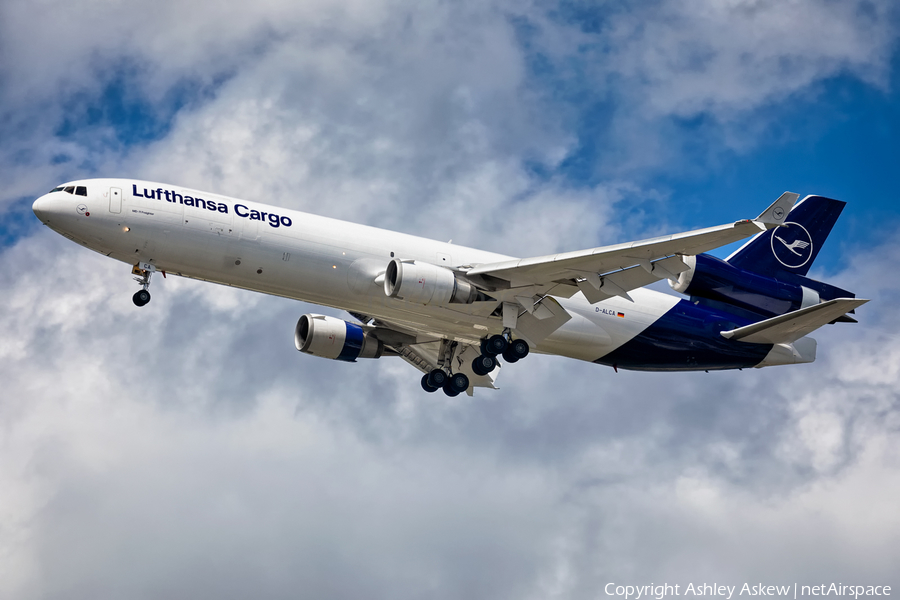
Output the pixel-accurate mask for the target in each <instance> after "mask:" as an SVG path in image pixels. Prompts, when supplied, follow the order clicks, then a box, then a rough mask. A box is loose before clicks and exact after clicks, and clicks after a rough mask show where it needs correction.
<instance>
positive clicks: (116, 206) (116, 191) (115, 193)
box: [109, 187, 122, 214]
mask: <svg viewBox="0 0 900 600" xmlns="http://www.w3.org/2000/svg"><path fill="white" fill-rule="evenodd" d="M109 212H111V213H113V214H119V213H121V212H122V190H121V189H120V188H116V187H114V188H109Z"/></svg>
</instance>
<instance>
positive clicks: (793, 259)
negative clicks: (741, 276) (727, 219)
mask: <svg viewBox="0 0 900 600" xmlns="http://www.w3.org/2000/svg"><path fill="white" fill-rule="evenodd" d="M845 204H846V203H845V202H841V201H840V200H832V199H831V198H825V197H824V196H807V197H806V198H804V199H803V200H801V201H800V202H798V203H797V204H796V206H794V208H793V210H791V212H790V213H789V214H788V216H787V219H786V220H785V224H784V225H783V226H781V227H775V228H773V229H770V230H768V231H764V232H762V233H760V234H759V235H757V236H756V237H754V238H753V239H751V240H750V241H749V242H747V243H746V244H744V245H743V246H741V248H740V249H739V250H737V251H736V252H735V253H734V254H732V255H731V256H729V257H728V258H727V259H726V262H728V263H729V264H732V265H734V266H735V267H738V268H740V269H744V270H745V271H751V272H753V273H758V274H760V275H765V276H768V277H773V278H775V279H778V276H779V275H780V274H783V273H791V274H794V275H801V276H806V274H807V273H808V272H809V268H810V267H811V266H812V264H813V261H814V260H816V256H818V254H819V250H821V249H822V244H824V243H825V238H827V237H828V234H829V233H831V229H832V227H834V224H835V223H836V222H837V220H838V217H839V216H841V211H842V210H844V205H845Z"/></svg>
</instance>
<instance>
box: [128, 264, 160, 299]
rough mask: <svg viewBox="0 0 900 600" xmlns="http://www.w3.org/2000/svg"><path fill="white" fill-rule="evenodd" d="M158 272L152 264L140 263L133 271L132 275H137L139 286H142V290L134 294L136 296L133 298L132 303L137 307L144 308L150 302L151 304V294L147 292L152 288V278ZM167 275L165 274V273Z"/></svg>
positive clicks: (136, 279)
mask: <svg viewBox="0 0 900 600" xmlns="http://www.w3.org/2000/svg"><path fill="white" fill-rule="evenodd" d="M155 271H156V267H155V266H153V265H152V264H151V263H143V262H142V263H138V264H136V265H135V266H134V267H132V269H131V274H132V275H137V277H135V278H134V280H135V281H137V282H138V283H139V284H141V289H139V290H138V291H136V292H135V293H134V296H132V297H131V300H132V302H134V305H135V306H144V305H145V304H147V303H148V302H150V292H149V291H147V288H149V287H150V276H151V275H153V273H154V272H155ZM163 275H165V273H163Z"/></svg>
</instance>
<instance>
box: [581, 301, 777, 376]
mask: <svg viewBox="0 0 900 600" xmlns="http://www.w3.org/2000/svg"><path fill="white" fill-rule="evenodd" d="M751 322H752V321H748V320H747V319H744V318H742V317H739V316H737V315H733V314H731V313H728V312H724V311H721V310H716V309H714V308H710V307H707V306H701V305H696V304H693V303H692V302H689V301H687V300H680V301H679V302H678V304H676V305H675V306H674V307H672V309H670V310H669V311H668V312H667V313H666V314H664V315H663V316H661V317H660V318H659V319H657V320H656V322H654V323H653V324H652V325H650V326H649V327H648V328H647V329H645V330H644V331H642V332H641V333H640V334H639V335H637V336H635V337H634V338H633V339H632V340H630V341H628V342H626V343H625V344H623V345H622V346H620V347H618V348H616V349H615V350H613V351H612V352H610V353H609V354H607V355H606V356H603V357H601V358H598V359H597V360H595V361H594V362H596V363H599V364H603V365H609V366H615V367H621V368H623V369H632V370H636V371H696V370H706V369H740V368H745V367H753V366H756V365H757V364H759V363H760V361H762V359H763V358H765V356H766V355H767V354H768V353H769V350H771V349H772V346H771V344H749V343H746V342H736V341H732V340H727V339H725V338H723V337H722V336H721V335H719V332H721V331H727V330H729V329H735V328H737V327H741V326H743V325H748V324H750V323H751Z"/></svg>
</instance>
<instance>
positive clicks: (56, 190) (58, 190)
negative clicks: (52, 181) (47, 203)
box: [50, 186, 63, 194]
mask: <svg viewBox="0 0 900 600" xmlns="http://www.w3.org/2000/svg"><path fill="white" fill-rule="evenodd" d="M61 191H63V186H59V187H55V188H53V189H52V190H50V193H51V194H52V193H53V192H61Z"/></svg>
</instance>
